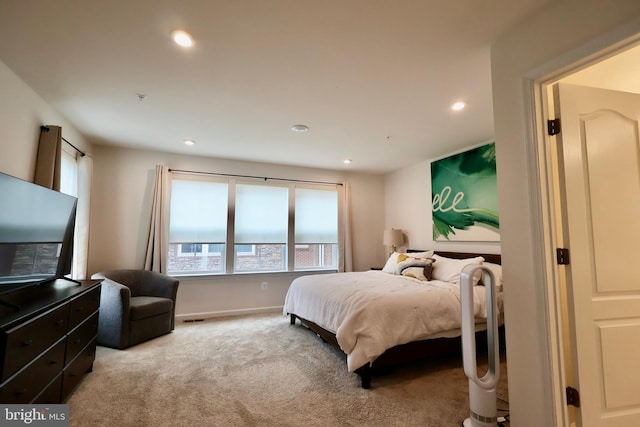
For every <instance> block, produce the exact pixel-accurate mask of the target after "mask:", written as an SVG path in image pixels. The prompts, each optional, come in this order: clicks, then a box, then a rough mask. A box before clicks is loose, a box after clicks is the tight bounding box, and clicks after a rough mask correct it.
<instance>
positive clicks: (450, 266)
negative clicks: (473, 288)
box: [432, 255, 484, 285]
mask: <svg viewBox="0 0 640 427" xmlns="http://www.w3.org/2000/svg"><path fill="white" fill-rule="evenodd" d="M433 259H435V260H436V262H435V263H434V264H433V273H432V276H433V279H434V280H441V281H443V282H451V283H458V284H459V283H460V273H461V272H462V269H463V268H464V267H466V266H467V265H469V264H476V265H481V264H482V263H483V262H484V258H482V257H481V256H479V257H475V258H466V259H454V258H446V257H443V256H440V255H433ZM479 280H480V277H479V275H476V277H474V280H473V282H474V283H473V284H474V285H477V284H478V281H479Z"/></svg>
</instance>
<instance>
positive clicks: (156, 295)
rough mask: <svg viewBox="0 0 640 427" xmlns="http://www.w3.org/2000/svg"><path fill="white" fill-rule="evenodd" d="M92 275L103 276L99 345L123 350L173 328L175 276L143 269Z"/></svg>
mask: <svg viewBox="0 0 640 427" xmlns="http://www.w3.org/2000/svg"><path fill="white" fill-rule="evenodd" d="M91 278H92V279H103V281H102V291H101V295H100V316H99V317H98V341H97V342H98V345H101V346H105V347H112V348H119V349H124V348H127V347H131V346H132V345H136V344H139V343H141V342H143V341H147V340H149V339H151V338H155V337H158V336H160V335H164V334H168V333H169V332H171V331H172V330H173V328H174V326H175V308H176V296H177V293H178V284H179V283H180V282H179V281H178V280H177V279H175V278H173V277H171V276H167V275H166V274H162V273H156V272H153V271H146V270H110V271H104V272H100V273H96V274H94V275H93V276H91Z"/></svg>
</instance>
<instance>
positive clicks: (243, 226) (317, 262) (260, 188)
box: [168, 174, 338, 275]
mask: <svg viewBox="0 0 640 427" xmlns="http://www.w3.org/2000/svg"><path fill="white" fill-rule="evenodd" d="M169 228H170V230H169V254H168V272H169V274H177V275H180V274H182V275H189V274H221V273H226V274H232V273H256V272H279V271H294V270H311V269H315V270H317V269H337V268H338V191H337V189H336V188H335V186H312V185H304V186H302V185H299V184H293V183H291V184H286V183H285V184H271V183H268V184H267V183H262V182H259V183H258V182H242V181H240V182H237V181H236V180H235V179H229V180H220V179H206V178H202V177H197V178H194V177H193V176H191V175H180V174H174V177H173V180H172V185H171V211H170V220H169Z"/></svg>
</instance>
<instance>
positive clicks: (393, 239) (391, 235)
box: [382, 228, 404, 246]
mask: <svg viewBox="0 0 640 427" xmlns="http://www.w3.org/2000/svg"><path fill="white" fill-rule="evenodd" d="M403 243H404V236H403V235H402V230H396V229H394V228H392V229H391V230H384V233H383V234H382V244H383V245H385V246H400V245H401V244H403Z"/></svg>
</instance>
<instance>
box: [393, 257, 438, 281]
mask: <svg viewBox="0 0 640 427" xmlns="http://www.w3.org/2000/svg"><path fill="white" fill-rule="evenodd" d="M433 263H434V260H433V258H408V259H406V260H405V261H403V262H401V263H400V264H398V272H399V274H401V275H403V276H407V277H413V278H414V279H418V280H422V281H425V282H427V281H429V280H431V272H432V271H433Z"/></svg>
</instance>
